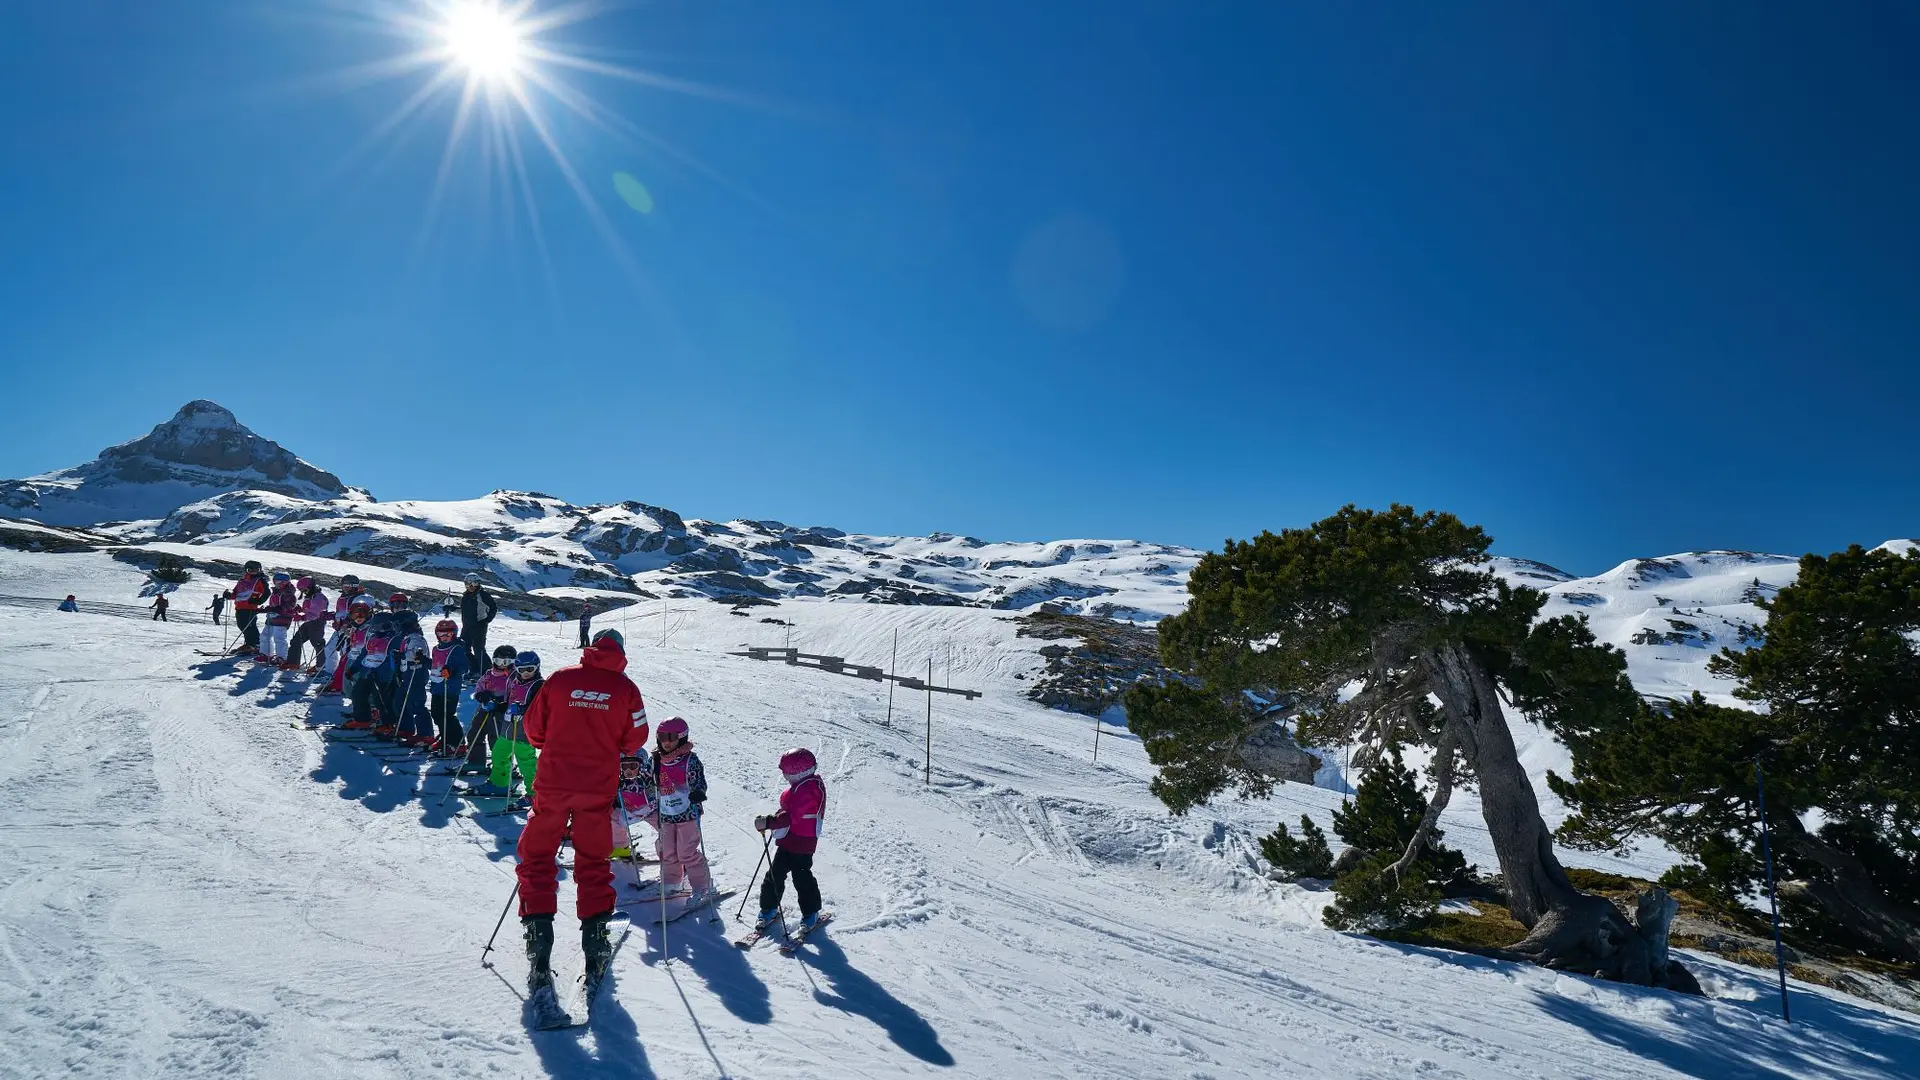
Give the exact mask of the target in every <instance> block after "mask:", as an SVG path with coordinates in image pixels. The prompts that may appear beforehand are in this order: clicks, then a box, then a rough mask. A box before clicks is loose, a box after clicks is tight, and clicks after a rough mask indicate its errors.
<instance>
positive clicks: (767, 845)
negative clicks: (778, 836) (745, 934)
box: [733, 833, 773, 919]
mask: <svg viewBox="0 0 1920 1080" xmlns="http://www.w3.org/2000/svg"><path fill="white" fill-rule="evenodd" d="M765 835H766V839H765V840H763V841H761V842H760V861H759V862H757V863H754V864H753V876H752V877H750V878H748V879H747V893H746V896H742V897H741V898H740V910H738V911H736V912H734V913H733V917H734V918H736V919H738V918H741V917H743V916H745V915H746V913H747V897H750V896H752V895H753V883H754V882H756V881H759V880H760V868H761V867H762V866H765V865H766V862H767V852H768V850H770V849H771V848H772V847H773V834H772V833H767V834H765Z"/></svg>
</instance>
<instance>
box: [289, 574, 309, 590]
mask: <svg viewBox="0 0 1920 1080" xmlns="http://www.w3.org/2000/svg"><path fill="white" fill-rule="evenodd" d="M293 586H294V588H296V589H299V590H300V591H301V592H306V591H307V590H308V589H311V588H313V579H312V578H310V577H303V578H301V579H300V580H299V581H296V582H294V583H293Z"/></svg>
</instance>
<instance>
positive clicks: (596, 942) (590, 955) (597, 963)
mask: <svg viewBox="0 0 1920 1080" xmlns="http://www.w3.org/2000/svg"><path fill="white" fill-rule="evenodd" d="M612 919H613V913H612V912H608V913H606V914H604V915H595V916H594V917H593V918H591V919H587V920H586V921H584V922H582V923H581V924H580V951H581V952H583V953H585V954H586V957H587V982H588V983H589V984H597V983H598V982H599V981H600V979H601V978H602V977H603V976H605V975H606V973H607V969H608V968H609V967H612V966H613V939H612V936H611V935H610V933H609V931H608V929H607V923H608V922H610V921H612Z"/></svg>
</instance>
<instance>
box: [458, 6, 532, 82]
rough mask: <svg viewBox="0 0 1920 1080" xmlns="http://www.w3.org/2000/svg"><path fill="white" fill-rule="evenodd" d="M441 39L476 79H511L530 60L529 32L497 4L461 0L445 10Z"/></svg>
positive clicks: (505, 9) (510, 13)
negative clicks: (528, 53)
mask: <svg viewBox="0 0 1920 1080" xmlns="http://www.w3.org/2000/svg"><path fill="white" fill-rule="evenodd" d="M445 19H446V22H445V24H444V25H442V26H441V27H440V36H441V37H442V38H443V39H444V40H445V41H446V46H447V51H448V52H449V53H450V54H451V58H452V59H453V61H454V62H455V63H457V64H459V65H460V66H462V67H464V68H466V69H467V71H468V72H469V73H471V74H472V75H473V76H474V77H475V78H479V79H486V80H492V81H501V80H506V79H511V78H512V77H513V76H514V75H516V74H518V73H519V71H520V69H521V67H522V66H523V65H524V64H525V62H526V60H527V40H526V31H525V28H524V27H522V26H521V25H520V20H519V19H518V18H516V16H515V14H514V13H513V12H511V11H509V10H507V8H505V7H504V6H502V5H501V4H500V3H498V2H497V0H461V2H457V3H455V4H452V5H450V6H449V7H448V8H447V9H446V10H445Z"/></svg>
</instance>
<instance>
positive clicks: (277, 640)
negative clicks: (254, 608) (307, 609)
mask: <svg viewBox="0 0 1920 1080" xmlns="http://www.w3.org/2000/svg"><path fill="white" fill-rule="evenodd" d="M266 612H267V629H266V633H265V634H263V635H262V636H261V645H260V655H258V656H256V657H254V659H256V660H259V661H262V662H265V663H269V664H278V663H281V662H282V661H284V660H286V658H287V628H288V627H290V626H292V625H293V619H294V616H296V615H298V614H299V613H300V597H299V596H297V595H295V593H294V591H293V579H292V578H290V577H288V576H287V574H286V572H285V571H277V572H275V573H274V575H273V592H272V593H271V594H270V595H269V596H268V597H267V603H266Z"/></svg>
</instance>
